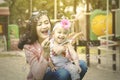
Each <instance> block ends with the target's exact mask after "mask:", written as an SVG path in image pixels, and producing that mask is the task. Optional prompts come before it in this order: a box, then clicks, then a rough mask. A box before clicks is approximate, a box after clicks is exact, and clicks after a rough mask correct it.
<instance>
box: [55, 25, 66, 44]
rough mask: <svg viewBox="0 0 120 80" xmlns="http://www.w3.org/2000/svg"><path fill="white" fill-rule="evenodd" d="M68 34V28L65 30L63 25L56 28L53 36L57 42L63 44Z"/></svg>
mask: <svg viewBox="0 0 120 80" xmlns="http://www.w3.org/2000/svg"><path fill="white" fill-rule="evenodd" d="M67 36H68V30H65V29H64V28H62V27H58V28H56V29H55V31H54V34H53V37H54V40H55V42H56V43H58V44H61V43H63V42H64V41H65V40H66V39H67Z"/></svg>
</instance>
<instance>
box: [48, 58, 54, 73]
mask: <svg viewBox="0 0 120 80" xmlns="http://www.w3.org/2000/svg"><path fill="white" fill-rule="evenodd" d="M48 65H49V67H50V69H51V71H53V72H54V71H56V67H55V66H54V64H53V62H52V60H51V58H49V63H48Z"/></svg>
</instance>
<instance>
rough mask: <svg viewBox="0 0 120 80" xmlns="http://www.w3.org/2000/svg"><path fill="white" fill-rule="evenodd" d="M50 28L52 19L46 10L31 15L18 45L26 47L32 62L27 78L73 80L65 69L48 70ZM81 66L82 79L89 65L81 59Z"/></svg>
mask: <svg viewBox="0 0 120 80" xmlns="http://www.w3.org/2000/svg"><path fill="white" fill-rule="evenodd" d="M50 29H51V23H50V19H49V17H48V16H47V13H46V12H44V11H41V12H39V13H38V14H36V15H34V16H32V17H31V19H30V21H29V23H28V26H27V30H26V33H25V34H24V35H23V37H21V39H20V41H19V44H18V47H19V48H20V49H24V51H25V55H26V61H27V63H28V64H30V71H29V74H28V76H27V80H42V79H43V80H71V77H70V74H69V72H68V71H67V70H65V69H58V70H56V71H55V72H52V71H50V70H47V67H48V64H49V62H48V60H49V55H48V54H49V39H48V37H49V32H50ZM80 66H81V69H82V72H81V73H80V76H81V79H82V78H83V76H84V75H85V73H86V71H87V66H86V63H85V62H84V61H80ZM43 76H44V77H43Z"/></svg>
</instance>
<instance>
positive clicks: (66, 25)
mask: <svg viewBox="0 0 120 80" xmlns="http://www.w3.org/2000/svg"><path fill="white" fill-rule="evenodd" d="M70 26H71V23H70V21H69V20H67V19H63V20H61V22H60V23H57V24H56V25H55V26H54V28H53V31H54V30H55V29H56V28H57V27H62V28H64V29H66V30H68V29H69V28H70Z"/></svg>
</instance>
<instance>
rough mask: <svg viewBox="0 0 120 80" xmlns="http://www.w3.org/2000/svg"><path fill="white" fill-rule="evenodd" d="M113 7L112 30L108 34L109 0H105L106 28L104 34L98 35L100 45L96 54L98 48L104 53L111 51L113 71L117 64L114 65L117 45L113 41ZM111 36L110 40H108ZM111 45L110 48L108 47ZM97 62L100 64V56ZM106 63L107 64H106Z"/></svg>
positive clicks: (113, 13) (113, 15)
mask: <svg viewBox="0 0 120 80" xmlns="http://www.w3.org/2000/svg"><path fill="white" fill-rule="evenodd" d="M115 11H116V10H115V9H114V6H113V9H112V32H113V34H109V33H108V31H109V28H108V27H109V23H108V20H109V19H108V14H109V0H107V21H106V30H105V35H103V36H99V37H98V40H100V43H101V45H100V46H99V47H98V55H99V56H100V55H101V53H100V50H104V51H106V54H105V55H108V54H110V52H112V53H111V55H112V68H113V70H114V71H116V70H117V65H116V46H117V45H118V44H117V42H116V41H115V27H116V26H115ZM110 37H111V40H110ZM110 47H111V48H110ZM98 63H99V64H101V60H100V57H99V58H98ZM106 65H107V64H106Z"/></svg>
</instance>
